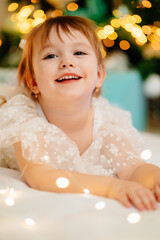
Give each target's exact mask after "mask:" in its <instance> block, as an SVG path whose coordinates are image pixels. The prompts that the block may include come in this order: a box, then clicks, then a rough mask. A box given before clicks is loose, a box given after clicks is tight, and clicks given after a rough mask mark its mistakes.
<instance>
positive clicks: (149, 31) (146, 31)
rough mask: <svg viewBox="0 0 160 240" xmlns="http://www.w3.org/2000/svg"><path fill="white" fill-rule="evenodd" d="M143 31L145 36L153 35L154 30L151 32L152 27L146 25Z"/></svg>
mask: <svg viewBox="0 0 160 240" xmlns="http://www.w3.org/2000/svg"><path fill="white" fill-rule="evenodd" d="M142 31H143V32H144V33H145V34H151V32H152V30H151V27H150V26H147V25H144V26H143V27H142Z"/></svg>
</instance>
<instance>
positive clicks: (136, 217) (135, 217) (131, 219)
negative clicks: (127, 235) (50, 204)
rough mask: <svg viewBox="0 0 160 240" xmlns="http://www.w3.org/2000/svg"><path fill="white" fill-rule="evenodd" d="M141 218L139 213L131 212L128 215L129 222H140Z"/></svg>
mask: <svg viewBox="0 0 160 240" xmlns="http://www.w3.org/2000/svg"><path fill="white" fill-rule="evenodd" d="M140 219H141V215H140V214H139V213H131V214H129V215H128V217H127V220H128V222H129V223H138V222H139V221H140Z"/></svg>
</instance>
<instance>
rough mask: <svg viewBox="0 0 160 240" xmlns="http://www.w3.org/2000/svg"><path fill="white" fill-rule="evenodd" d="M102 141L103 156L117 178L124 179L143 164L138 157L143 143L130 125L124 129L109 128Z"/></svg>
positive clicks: (117, 127)
mask: <svg viewBox="0 0 160 240" xmlns="http://www.w3.org/2000/svg"><path fill="white" fill-rule="evenodd" d="M111 129H112V131H111ZM104 139H105V140H104V146H103V147H104V155H105V156H106V157H107V159H108V161H109V164H110V166H111V168H112V169H113V171H114V172H115V173H116V175H117V176H118V177H120V178H125V177H127V175H128V174H131V173H132V172H133V171H134V170H135V168H136V167H137V166H139V165H141V164H144V161H143V160H142V158H141V156H140V155H141V152H142V150H143V149H144V143H143V140H142V138H141V136H140V134H139V133H138V132H137V130H136V129H134V128H133V127H132V126H131V125H130V126H126V128H122V127H119V126H113V125H112V126H110V130H108V134H106V136H105V138H104Z"/></svg>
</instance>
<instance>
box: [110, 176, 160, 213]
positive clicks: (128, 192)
mask: <svg viewBox="0 0 160 240" xmlns="http://www.w3.org/2000/svg"><path fill="white" fill-rule="evenodd" d="M155 195H156V196H157V197H158V198H159V199H160V184H159V186H158V187H157V186H156V185H155ZM107 197H109V198H113V199H116V200H118V201H119V202H121V203H122V204H123V205H124V206H126V207H131V206H132V205H133V206H135V207H136V208H137V209H138V210H140V211H145V210H154V209H156V208H157V206H156V199H155V196H154V194H153V192H152V191H151V190H149V189H147V188H145V187H143V186H141V185H140V184H138V183H136V182H132V181H124V180H119V179H115V181H113V185H112V186H111V190H110V191H109V193H108V196H107Z"/></svg>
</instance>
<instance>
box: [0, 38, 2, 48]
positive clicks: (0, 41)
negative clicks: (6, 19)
mask: <svg viewBox="0 0 160 240" xmlns="http://www.w3.org/2000/svg"><path fill="white" fill-rule="evenodd" d="M1 46H2V40H1V39H0V47H1Z"/></svg>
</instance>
